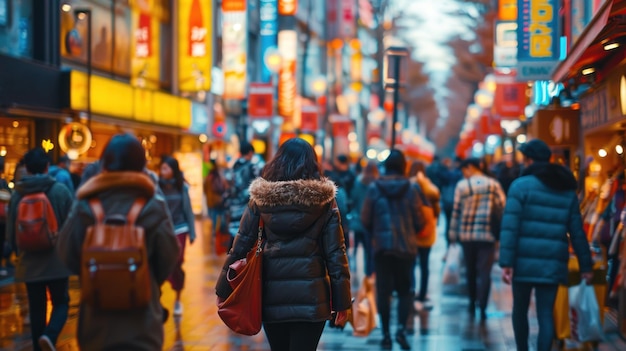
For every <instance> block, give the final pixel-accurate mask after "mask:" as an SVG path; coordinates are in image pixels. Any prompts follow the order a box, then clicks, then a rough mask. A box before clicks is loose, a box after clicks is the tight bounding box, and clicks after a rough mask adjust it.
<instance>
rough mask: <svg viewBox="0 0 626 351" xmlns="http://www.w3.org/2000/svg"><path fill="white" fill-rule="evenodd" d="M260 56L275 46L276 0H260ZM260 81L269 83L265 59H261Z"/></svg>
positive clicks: (276, 30) (276, 27) (269, 74)
mask: <svg viewBox="0 0 626 351" xmlns="http://www.w3.org/2000/svg"><path fill="white" fill-rule="evenodd" d="M260 4H261V5H260V8H261V32H260V35H261V57H265V55H266V53H267V51H268V50H269V49H270V48H274V47H276V35H277V34H278V3H277V0H261V2H260ZM260 63H261V67H262V69H261V81H262V82H264V83H269V82H270V80H271V79H272V72H271V71H270V70H269V68H268V67H267V64H266V63H265V60H261V61H260Z"/></svg>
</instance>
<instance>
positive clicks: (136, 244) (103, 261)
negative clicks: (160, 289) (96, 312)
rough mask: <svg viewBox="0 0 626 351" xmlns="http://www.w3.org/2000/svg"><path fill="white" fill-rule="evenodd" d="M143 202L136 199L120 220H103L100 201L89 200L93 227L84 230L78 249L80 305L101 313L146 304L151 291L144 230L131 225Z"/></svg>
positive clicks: (117, 218) (106, 218)
mask: <svg viewBox="0 0 626 351" xmlns="http://www.w3.org/2000/svg"><path fill="white" fill-rule="evenodd" d="M145 202H146V200H145V199H144V198H137V199H136V200H135V202H134V203H133V204H132V206H131V207H130V210H129V212H128V214H127V215H126V216H125V217H124V216H123V215H119V214H118V215H111V216H105V212H104V209H103V208H102V204H101V203H100V200H99V199H98V198H92V199H90V200H89V206H90V207H91V210H92V211H93V214H94V217H95V223H94V225H92V226H90V227H88V228H87V235H86V236H85V241H84V243H83V249H82V258H81V263H82V264H81V267H82V268H81V276H80V278H81V298H82V300H83V302H85V303H87V304H90V305H92V306H94V307H96V308H99V309H102V310H129V309H135V308H143V307H146V306H147V305H148V304H149V302H150V298H151V292H152V291H151V284H150V279H151V278H150V268H149V262H148V252H147V249H146V241H145V235H144V229H143V228H142V227H138V226H136V225H135V221H136V220H137V217H138V216H139V213H140V212H141V210H142V209H143V206H144V204H145Z"/></svg>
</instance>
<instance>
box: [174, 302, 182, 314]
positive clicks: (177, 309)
mask: <svg viewBox="0 0 626 351" xmlns="http://www.w3.org/2000/svg"><path fill="white" fill-rule="evenodd" d="M174 315H175V316H182V315H183V304H182V303H180V301H176V303H174Z"/></svg>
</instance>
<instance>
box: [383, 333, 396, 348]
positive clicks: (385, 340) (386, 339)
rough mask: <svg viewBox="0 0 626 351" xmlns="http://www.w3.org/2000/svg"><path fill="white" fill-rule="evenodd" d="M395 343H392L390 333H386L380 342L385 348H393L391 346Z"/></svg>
mask: <svg viewBox="0 0 626 351" xmlns="http://www.w3.org/2000/svg"><path fill="white" fill-rule="evenodd" d="M392 346H393V345H392V344H391V337H390V336H389V334H387V335H384V336H383V341H381V342H380V347H381V348H382V349H383V350H391V347H392Z"/></svg>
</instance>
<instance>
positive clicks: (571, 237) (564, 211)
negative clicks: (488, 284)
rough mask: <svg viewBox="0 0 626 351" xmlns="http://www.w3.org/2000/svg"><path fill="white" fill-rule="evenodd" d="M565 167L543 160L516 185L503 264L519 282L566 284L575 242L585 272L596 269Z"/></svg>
mask: <svg viewBox="0 0 626 351" xmlns="http://www.w3.org/2000/svg"><path fill="white" fill-rule="evenodd" d="M575 189H576V180H575V179H574V176H573V175H572V173H571V172H570V171H569V170H567V169H566V168H564V167H562V166H559V165H556V164H547V163H543V164H541V163H539V164H533V165H532V166H530V167H529V168H528V169H526V170H525V171H524V173H523V176H522V177H521V178H518V179H517V180H515V181H514V182H513V184H511V187H510V188H509V193H508V199H507V202H506V207H505V210H504V217H503V219H502V231H501V235H500V266H502V267H511V268H513V280H514V281H517V282H529V283H543V284H567V275H568V268H567V264H568V261H569V244H570V242H571V244H572V247H573V248H574V251H575V252H576V256H577V257H578V261H579V264H580V270H581V272H591V268H592V263H591V253H590V250H589V243H588V242H587V237H586V236H585V233H584V232H583V226H582V220H581V215H580V209H579V204H578V198H577V197H576V193H575Z"/></svg>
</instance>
